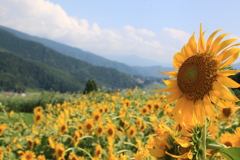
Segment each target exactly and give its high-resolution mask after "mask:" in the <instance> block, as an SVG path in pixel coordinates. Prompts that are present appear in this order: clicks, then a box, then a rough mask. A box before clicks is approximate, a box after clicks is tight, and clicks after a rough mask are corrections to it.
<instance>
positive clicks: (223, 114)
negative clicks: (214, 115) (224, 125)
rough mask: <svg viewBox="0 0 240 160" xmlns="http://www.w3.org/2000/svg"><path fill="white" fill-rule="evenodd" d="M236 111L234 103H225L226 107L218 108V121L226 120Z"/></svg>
mask: <svg viewBox="0 0 240 160" xmlns="http://www.w3.org/2000/svg"><path fill="white" fill-rule="evenodd" d="M235 111H236V106H235V103H233V102H226V107H224V108H220V110H219V113H220V114H219V115H220V117H219V118H220V120H228V119H230V117H231V116H232V115H234V113H235Z"/></svg>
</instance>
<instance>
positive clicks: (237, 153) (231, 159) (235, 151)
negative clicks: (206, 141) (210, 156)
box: [219, 147, 240, 160]
mask: <svg viewBox="0 0 240 160" xmlns="http://www.w3.org/2000/svg"><path fill="white" fill-rule="evenodd" d="M219 152H220V153H221V154H222V156H223V157H224V158H226V159H227V160H239V158H240V147H232V148H221V149H220V150H219Z"/></svg>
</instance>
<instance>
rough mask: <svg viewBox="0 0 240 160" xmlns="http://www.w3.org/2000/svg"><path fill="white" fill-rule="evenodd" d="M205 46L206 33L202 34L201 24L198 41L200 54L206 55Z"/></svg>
mask: <svg viewBox="0 0 240 160" xmlns="http://www.w3.org/2000/svg"><path fill="white" fill-rule="evenodd" d="M204 52H205V46H204V33H203V32H202V24H200V36H199V39H198V53H204Z"/></svg>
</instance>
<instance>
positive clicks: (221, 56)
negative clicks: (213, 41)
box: [217, 48, 240, 63]
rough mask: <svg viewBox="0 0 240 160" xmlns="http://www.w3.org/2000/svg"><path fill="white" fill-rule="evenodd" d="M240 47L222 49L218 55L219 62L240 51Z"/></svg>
mask: <svg viewBox="0 0 240 160" xmlns="http://www.w3.org/2000/svg"><path fill="white" fill-rule="evenodd" d="M239 51H240V49H239V48H231V49H229V50H224V51H222V53H221V54H219V55H218V57H217V59H218V62H220V63H221V62H223V61H225V60H226V59H227V58H229V57H230V56H232V55H233V54H235V53H237V52H239Z"/></svg>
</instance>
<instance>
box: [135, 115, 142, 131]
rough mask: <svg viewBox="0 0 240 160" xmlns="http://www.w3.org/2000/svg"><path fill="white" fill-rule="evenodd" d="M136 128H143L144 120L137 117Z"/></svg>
mask: <svg viewBox="0 0 240 160" xmlns="http://www.w3.org/2000/svg"><path fill="white" fill-rule="evenodd" d="M136 126H137V128H138V129H140V128H141V126H142V119H141V117H139V116H137V118H136Z"/></svg>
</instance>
